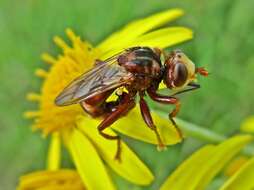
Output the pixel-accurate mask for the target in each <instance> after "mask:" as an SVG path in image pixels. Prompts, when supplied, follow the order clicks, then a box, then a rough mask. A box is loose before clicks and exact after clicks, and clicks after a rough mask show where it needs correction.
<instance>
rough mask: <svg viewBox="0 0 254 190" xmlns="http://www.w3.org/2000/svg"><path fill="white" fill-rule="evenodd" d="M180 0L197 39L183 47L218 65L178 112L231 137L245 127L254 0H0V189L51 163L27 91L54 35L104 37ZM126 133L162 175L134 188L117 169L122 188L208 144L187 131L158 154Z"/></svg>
mask: <svg viewBox="0 0 254 190" xmlns="http://www.w3.org/2000/svg"><path fill="white" fill-rule="evenodd" d="M174 7H179V8H183V9H184V10H185V12H186V15H185V16H184V17H182V18H181V19H179V20H178V21H177V22H174V23H172V24H173V25H183V26H188V27H190V28H192V29H193V30H194V32H195V39H194V40H192V41H190V42H188V43H185V44H183V45H180V46H177V48H179V47H180V48H181V49H183V50H184V51H185V52H186V53H187V54H188V55H189V57H191V58H192V60H193V61H194V62H195V63H196V64H197V65H198V66H204V67H206V68H207V69H208V70H209V72H211V75H210V76H209V77H208V78H206V79H203V78H202V79H201V80H200V83H201V85H202V88H201V89H200V90H198V91H196V92H193V93H188V94H185V95H182V96H181V100H182V105H183V106H182V110H181V112H180V114H179V116H180V117H181V118H182V119H184V120H187V121H190V122H192V123H195V124H198V125H201V126H205V127H206V128H207V129H209V130H212V131H214V132H217V133H219V134H222V135H225V136H230V135H233V134H235V133H237V132H238V130H239V126H240V124H241V122H242V121H243V119H244V118H246V117H248V116H250V115H252V114H253V110H254V108H253V106H254V101H253V98H254V89H253V86H254V85H253V83H254V54H253V50H254V35H253V31H254V11H253V7H254V1H253V0H204V1H201V0H182V1H177V0H174V1H172V0H145V1H138V0H128V1H127V0H106V1H104V0H91V1H90V0H89V1H88V0H87V1H84V0H83V1H82V0H72V1H60V0H55V1H52V0H43V1H42V0H22V1H20V0H11V1H7V0H0V81H1V83H0V189H3V190H9V189H10V190H11V189H14V187H15V186H16V184H17V182H18V177H19V176H20V175H21V174H24V173H27V172H30V171H34V170H38V169H42V168H43V167H44V161H45V158H46V152H47V144H48V142H46V141H44V140H42V139H41V138H40V135H39V134H38V133H32V132H31V130H30V128H29V126H30V125H31V124H32V122H31V121H28V120H25V119H23V117H22V115H23V112H24V111H25V110H33V109H36V105H35V104H32V103H29V102H27V101H26V100H25V96H26V93H27V92H30V91H35V92H36V91H39V86H40V84H41V80H40V79H38V78H36V77H35V76H34V74H33V73H34V70H35V69H36V68H46V65H45V64H43V62H42V61H41V60H40V54H41V53H43V52H50V53H52V54H53V55H57V54H58V53H59V52H60V50H59V49H57V48H56V47H55V45H54V44H53V42H52V38H53V36H55V35H60V36H61V37H63V38H65V39H66V37H65V34H64V30H65V28H67V27H70V28H72V29H73V30H74V31H75V32H76V33H77V34H79V35H81V36H82V38H83V39H86V40H89V41H90V42H92V43H93V44H97V43H99V42H100V41H101V40H103V39H104V38H105V37H107V36H109V35H110V34H111V33H112V32H113V31H115V30H117V29H120V28H121V27H122V26H123V25H124V24H126V23H128V22H129V21H132V20H133V19H136V18H142V17H144V16H146V15H149V14H152V13H155V12H158V11H161V10H165V9H168V8H174ZM172 24H171V25H172ZM126 140H127V142H129V144H130V146H131V147H132V148H133V149H134V150H135V151H136V152H137V154H138V155H140V157H141V158H142V159H143V160H144V161H145V162H146V163H147V164H148V165H149V167H150V168H151V169H152V171H153V172H154V174H155V176H156V180H155V182H154V183H153V184H152V185H151V187H150V188H141V187H136V186H135V188H134V187H133V185H131V184H130V183H128V182H126V181H125V180H123V179H121V178H119V177H116V176H115V177H114V180H115V182H116V183H117V184H118V185H119V187H121V188H120V189H131V188H132V189H157V188H158V187H159V186H160V184H161V183H162V182H163V181H164V180H165V178H166V176H168V175H169V173H170V172H171V171H172V170H173V169H174V168H175V167H176V166H177V165H178V164H179V163H180V162H181V160H182V159H183V158H184V157H185V156H186V155H188V154H189V153H190V152H192V151H193V150H194V149H195V148H196V147H198V146H200V144H202V143H206V142H201V141H200V140H198V139H193V138H188V139H187V140H185V142H184V143H182V144H179V145H177V146H174V147H172V148H169V149H168V151H166V152H162V153H158V152H157V151H156V148H154V146H151V145H147V144H145V143H141V142H137V141H135V140H132V139H126ZM65 165H68V162H67V163H65ZM133 172H135V171H133ZM217 183H220V180H217V181H215V183H213V184H212V185H211V187H210V189H216V185H217Z"/></svg>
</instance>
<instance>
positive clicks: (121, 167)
mask: <svg viewBox="0 0 254 190" xmlns="http://www.w3.org/2000/svg"><path fill="white" fill-rule="evenodd" d="M99 123H100V122H99V121H98V120H94V119H91V118H87V117H81V118H80V119H79V120H78V124H77V125H78V127H79V128H80V129H81V130H82V131H83V132H84V133H85V134H86V135H87V136H88V137H89V138H90V139H92V140H93V142H94V144H95V145H96V147H97V149H98V150H99V153H100V155H101V156H102V158H103V159H104V160H105V162H106V163H107V164H108V165H109V166H110V167H111V168H112V169H113V170H114V171H115V172H116V173H117V174H119V175H120V176H122V177H123V178H125V179H127V180H129V181H130V182H132V183H135V184H138V185H148V184H150V183H151V182H152V181H153V179H154V177H153V174H152V173H151V171H150V170H149V169H148V168H147V166H146V165H145V164H144V163H143V162H142V161H141V160H140V159H139V158H138V157H137V156H136V154H135V153H134V152H133V151H132V150H131V149H129V148H128V146H127V145H126V144H125V143H124V142H121V150H122V152H121V162H119V161H117V160H115V159H114V156H115V153H116V150H117V143H116V141H113V140H107V139H105V138H103V137H102V136H101V135H100V134H99V133H98V130H97V129H96V127H97V126H98V125H99ZM105 131H106V133H107V134H111V135H116V134H115V133H114V132H113V131H112V130H111V129H106V130H105Z"/></svg>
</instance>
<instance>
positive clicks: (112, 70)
mask: <svg viewBox="0 0 254 190" xmlns="http://www.w3.org/2000/svg"><path fill="white" fill-rule="evenodd" d="M118 55H119V54H118ZM117 58H118V56H113V57H111V58H109V59H107V60H105V61H103V62H101V63H99V64H98V65H96V66H95V67H93V68H92V69H91V70H89V71H87V72H86V73H84V74H82V75H81V76H79V77H78V78H76V79H75V80H74V81H72V82H71V83H70V84H69V85H68V86H67V87H66V88H65V89H64V90H63V91H62V92H61V93H60V94H59V95H58V96H57V98H56V100H55V103H56V105H59V106H64V105H70V104H74V103H79V102H80V101H83V100H85V99H88V98H90V97H92V96H95V95H97V94H100V93H102V92H106V91H108V90H111V89H114V88H117V87H120V86H123V85H124V84H127V83H129V82H130V81H131V79H132V77H133V75H132V74H131V73H130V72H128V71H126V69H125V68H124V67H122V66H120V65H118V63H117Z"/></svg>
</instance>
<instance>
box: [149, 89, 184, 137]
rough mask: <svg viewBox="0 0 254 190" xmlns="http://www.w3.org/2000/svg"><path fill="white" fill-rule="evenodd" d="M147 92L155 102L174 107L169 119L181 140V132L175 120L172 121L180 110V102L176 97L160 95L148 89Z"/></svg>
mask: <svg viewBox="0 0 254 190" xmlns="http://www.w3.org/2000/svg"><path fill="white" fill-rule="evenodd" d="M147 92H148V95H149V96H150V98H151V99H152V100H154V101H156V102H159V103H163V104H174V105H175V108H174V109H173V111H172V112H171V113H169V119H170V121H171V122H172V123H173V125H174V127H175V128H176V130H177V132H178V135H179V137H180V138H183V134H182V131H181V130H180V129H179V127H178V126H177V124H176V122H175V120H174V119H173V118H174V117H175V116H176V115H177V113H178V112H179V110H180V107H181V103H180V101H179V100H178V99H177V98H176V97H172V96H164V95H160V94H158V93H157V92H156V90H155V89H154V88H150V89H148V90H147Z"/></svg>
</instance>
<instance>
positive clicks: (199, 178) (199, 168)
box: [160, 135, 254, 190]
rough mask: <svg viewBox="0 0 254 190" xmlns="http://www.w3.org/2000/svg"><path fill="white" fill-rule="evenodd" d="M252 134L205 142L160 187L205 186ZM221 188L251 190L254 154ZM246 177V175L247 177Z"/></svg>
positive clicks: (190, 189)
mask: <svg viewBox="0 0 254 190" xmlns="http://www.w3.org/2000/svg"><path fill="white" fill-rule="evenodd" d="M252 140H253V137H252V136H250V135H238V136H235V137H232V138H229V139H227V140H225V141H223V142H222V143H220V144H218V145H206V146H204V147H202V148H200V149H199V150H197V151H196V152H195V153H193V154H192V155H191V156H190V157H189V158H187V159H186V160H185V161H184V162H183V163H182V164H180V166H179V167H178V168H177V169H176V170H175V171H174V172H173V173H172V174H171V175H170V176H169V177H168V178H167V179H166V181H165V182H164V183H163V185H162V186H161V188H160V190H168V189H170V190H183V189H184V190H203V189H206V188H207V186H208V185H209V183H210V182H211V181H212V179H213V178H214V177H215V176H216V175H218V173H219V172H220V171H221V170H222V169H223V168H224V167H225V165H226V164H227V163H229V162H230V160H231V159H232V158H234V157H235V156H236V155H237V153H239V152H240V151H241V150H242V149H243V148H244V146H245V145H246V144H248V143H250V142H251V141H252ZM242 166H243V167H242V168H241V169H239V170H238V171H237V172H235V173H234V175H233V176H232V177H230V178H229V179H228V180H227V181H226V183H225V184H224V185H223V186H222V187H221V188H216V189H220V190H242V189H244V190H251V188H250V187H252V188H253V187H254V181H253V176H254V172H253V171H254V170H253V169H254V158H253V159H250V160H249V161H247V162H246V163H245V164H243V165H242ZM244 177H245V179H244Z"/></svg>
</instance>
